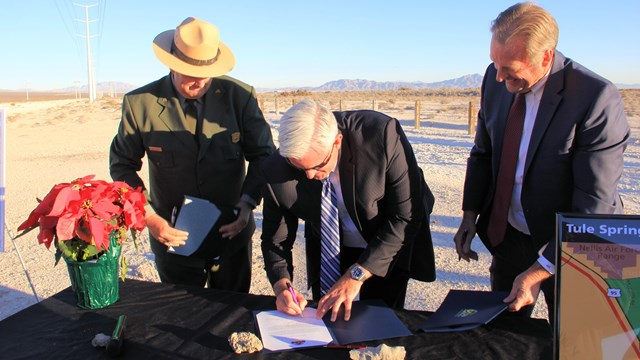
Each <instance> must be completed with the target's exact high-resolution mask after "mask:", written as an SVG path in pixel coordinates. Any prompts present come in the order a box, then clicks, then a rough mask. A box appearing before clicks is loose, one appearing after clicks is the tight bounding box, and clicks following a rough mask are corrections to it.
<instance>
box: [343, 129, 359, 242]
mask: <svg viewBox="0 0 640 360" xmlns="http://www.w3.org/2000/svg"><path fill="white" fill-rule="evenodd" d="M341 131H342V129H341ZM342 135H343V137H342V145H341V147H340V160H339V166H340V187H341V189H342V200H343V201H344V206H345V207H346V208H347V211H348V212H349V215H351V219H352V220H353V222H354V224H355V225H356V227H357V228H358V230H359V231H360V232H362V224H361V223H360V219H359V218H358V212H357V211H356V189H355V168H356V161H357V160H356V158H355V157H354V156H353V152H352V149H351V146H350V144H349V134H348V133H347V132H346V131H342Z"/></svg>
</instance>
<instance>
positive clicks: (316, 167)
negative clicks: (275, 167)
mask: <svg viewBox="0 0 640 360" xmlns="http://www.w3.org/2000/svg"><path fill="white" fill-rule="evenodd" d="M334 147H335V144H332V145H331V150H330V151H329V155H327V157H326V158H325V159H324V160H323V161H322V162H321V163H320V164H318V165H316V166H313V167H310V168H306V169H303V168H301V167H298V166H295V165H293V164H292V163H291V160H289V158H287V157H286V158H285V160H286V161H287V164H289V165H290V166H291V167H293V168H295V169H297V170H300V171H309V170H315V171H318V170H320V169H322V168H323V167H325V166H327V164H328V163H329V160H331V155H333V148H334Z"/></svg>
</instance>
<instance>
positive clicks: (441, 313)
mask: <svg viewBox="0 0 640 360" xmlns="http://www.w3.org/2000/svg"><path fill="white" fill-rule="evenodd" d="M508 295H509V293H508V292H506V291H475V290H449V293H448V294H447V296H446V297H445V298H444V300H443V301H442V304H440V307H439V308H438V310H436V312H435V313H434V314H433V315H431V316H430V317H429V318H428V319H427V320H425V321H423V322H422V323H421V324H420V325H419V326H418V327H419V328H420V330H422V331H424V332H453V331H464V330H470V329H473V328H476V327H478V326H480V325H484V324H487V323H489V322H490V321H491V320H493V318H495V317H496V316H498V315H499V314H500V313H501V312H503V311H504V310H505V309H506V308H507V307H508V305H507V304H506V303H504V302H503V300H504V298H506V297H507V296H508Z"/></svg>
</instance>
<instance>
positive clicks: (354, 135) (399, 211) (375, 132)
mask: <svg viewBox="0 0 640 360" xmlns="http://www.w3.org/2000/svg"><path fill="white" fill-rule="evenodd" d="M278 130H279V137H278V140H279V143H280V148H279V151H278V152H276V153H275V154H273V155H272V156H270V157H269V158H268V159H267V160H265V161H264V162H263V164H262V169H263V173H264V176H265V177H266V182H267V185H266V186H265V191H264V194H263V196H264V206H263V215H264V218H263V227H262V251H263V254H264V262H265V269H266V271H267V276H268V277H269V280H270V282H271V284H272V285H273V290H274V292H275V294H276V296H277V300H276V306H277V308H278V310H280V311H283V312H285V313H288V314H299V313H300V311H302V310H303V309H304V307H305V306H306V304H307V300H306V299H304V297H303V296H302V295H301V294H300V293H299V292H297V291H295V290H293V289H292V288H291V285H290V281H291V279H292V278H293V261H292V251H291V250H292V247H293V243H294V242H295V240H296V230H297V227H298V220H304V221H305V239H306V242H305V247H306V256H307V284H308V286H309V287H310V288H311V289H312V293H313V298H314V300H319V303H318V309H317V313H316V316H317V317H322V316H324V314H325V313H327V312H329V311H332V320H335V319H336V318H337V315H338V310H339V309H340V307H341V306H343V305H344V309H345V314H344V318H345V320H348V319H349V317H350V316H351V303H352V301H353V300H354V299H355V298H356V297H357V296H358V295H359V296H360V299H371V298H379V299H382V300H384V301H385V302H386V303H387V304H388V305H389V306H392V307H396V308H402V307H403V306H404V300H405V295H406V290H407V283H408V281H409V278H414V279H417V280H421V281H433V280H435V266H434V254H433V245H432V242H431V233H430V229H429V215H430V213H431V210H432V208H433V203H434V198H433V195H432V193H431V191H430V190H429V187H428V186H427V184H426V182H425V180H424V176H423V173H422V169H420V167H419V166H418V164H417V162H416V159H415V156H414V154H413V150H412V148H411V145H410V144H409V141H408V139H407V137H406V135H405V134H404V132H403V131H402V127H401V126H400V123H399V122H398V120H396V119H394V118H391V117H389V116H387V115H385V114H382V113H379V112H375V111H367V110H361V111H346V112H333V113H332V112H331V111H329V109H327V108H326V107H324V106H322V105H321V104H319V103H317V102H315V101H312V100H304V101H301V102H299V103H297V104H296V105H294V106H293V107H292V108H291V109H289V110H288V111H287V112H286V113H285V114H284V115H283V117H282V119H281V120H280V126H279V129H278ZM292 292H293V294H294V296H295V297H294V296H292Z"/></svg>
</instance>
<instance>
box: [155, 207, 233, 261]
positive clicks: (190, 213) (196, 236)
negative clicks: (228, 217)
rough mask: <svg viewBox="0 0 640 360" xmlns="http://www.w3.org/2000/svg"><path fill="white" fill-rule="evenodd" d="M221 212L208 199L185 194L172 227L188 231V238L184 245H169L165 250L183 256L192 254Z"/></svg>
mask: <svg viewBox="0 0 640 360" xmlns="http://www.w3.org/2000/svg"><path fill="white" fill-rule="evenodd" d="M221 213H222V212H221V211H220V209H219V208H218V207H217V206H216V205H215V204H214V203H212V202H210V201H208V200H204V199H200V198H197V197H193V196H185V197H184V201H183V202H182V205H181V206H180V210H179V211H178V212H177V214H176V216H175V224H174V225H173V227H174V228H176V229H178V230H183V231H187V232H189V238H188V239H187V241H186V243H185V244H184V245H182V246H175V247H169V249H168V250H167V252H169V253H171V254H177V255H184V256H189V255H191V254H193V253H194V252H195V251H196V250H198V248H200V245H202V242H203V241H204V239H205V238H206V237H207V235H208V234H209V232H210V231H211V229H212V228H213V226H214V225H215V224H216V222H217V221H218V219H219V218H220V215H221Z"/></svg>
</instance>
